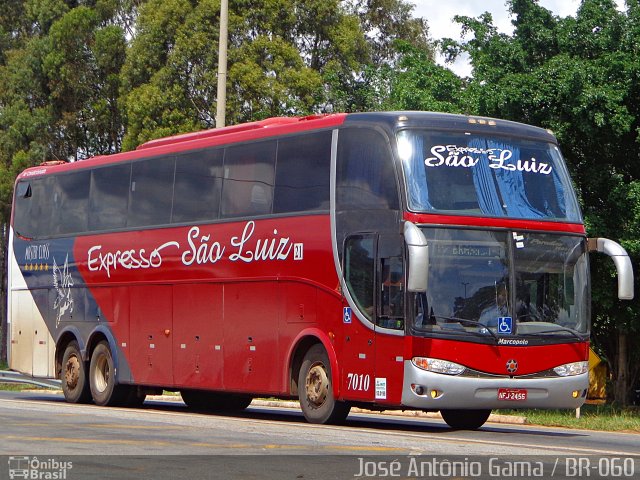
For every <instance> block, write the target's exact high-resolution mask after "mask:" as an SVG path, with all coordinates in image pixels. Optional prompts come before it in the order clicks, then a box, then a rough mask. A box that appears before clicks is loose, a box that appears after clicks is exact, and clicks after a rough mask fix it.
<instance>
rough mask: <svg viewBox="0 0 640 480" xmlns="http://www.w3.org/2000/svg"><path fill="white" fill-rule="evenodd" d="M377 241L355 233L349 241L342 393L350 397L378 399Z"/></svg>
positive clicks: (345, 248)
mask: <svg viewBox="0 0 640 480" xmlns="http://www.w3.org/2000/svg"><path fill="white" fill-rule="evenodd" d="M377 244H378V237H377V235H374V234H357V235H351V236H349V237H347V238H346V240H345V247H344V256H343V259H344V265H343V272H344V280H345V287H346V288H344V290H343V294H344V303H343V315H342V316H343V318H342V322H343V335H342V338H343V344H342V355H341V356H340V359H341V361H340V377H341V382H342V388H341V392H342V395H343V396H344V397H345V398H346V399H348V400H362V401H373V398H374V378H375V358H376V355H375V351H376V342H375V328H374V325H375V324H374V318H375V278H376V250H377Z"/></svg>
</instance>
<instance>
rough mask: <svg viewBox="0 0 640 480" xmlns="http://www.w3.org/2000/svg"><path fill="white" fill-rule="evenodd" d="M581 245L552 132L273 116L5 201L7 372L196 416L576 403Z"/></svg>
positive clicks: (95, 165)
mask: <svg viewBox="0 0 640 480" xmlns="http://www.w3.org/2000/svg"><path fill="white" fill-rule="evenodd" d="M592 251H597V252H603V253H605V254H608V255H610V256H611V257H612V258H613V261H614V263H615V265H616V267H617V271H618V294H619V297H620V298H621V299H631V298H633V293H634V292H633V272H632V269H631V263H630V260H629V257H628V256H627V254H626V252H625V251H624V249H623V248H622V247H621V246H620V245H618V244H617V243H616V242H614V241H612V240H608V239H604V238H597V239H588V238H587V237H586V234H585V227H584V224H583V220H582V216H581V213H580V209H579V206H578V202H577V200H576V195H575V192H574V189H573V187H572V183H571V179H570V177H569V174H568V171H567V168H566V166H565V163H564V161H563V157H562V155H561V153H560V150H559V147H558V144H557V141H556V138H555V137H554V136H553V134H552V133H551V132H549V131H548V130H544V129H541V128H536V127H532V126H527V125H523V124H519V123H514V122H510V121H504V120H498V119H491V118H482V117H474V116H462V115H451V114H442V113H432V112H377V113H375V112H374V113H355V114H327V115H315V116H308V117H293V118H271V119H267V120H263V121H257V122H252V123H247V124H242V125H236V126H230V127H225V128H220V129H212V130H206V131H201V132H196V133H190V134H184V135H177V136H173V137H168V138H163V139H158V140H152V141H149V142H147V143H145V144H143V145H141V146H140V147H138V149H136V150H135V151H131V152H125V153H119V154H114V155H108V156H100V157H96V158H92V159H87V160H82V161H78V162H73V163H61V162H49V163H46V162H45V163H44V164H42V165H40V166H37V167H33V168H29V169H27V170H25V171H24V172H22V173H21V174H20V175H19V176H18V178H17V180H16V183H15V192H14V202H13V211H12V220H11V226H10V242H9V262H10V266H9V282H8V284H9V286H8V290H9V292H8V319H9V329H10V335H9V345H8V347H9V352H10V356H9V362H10V368H11V369H13V370H16V371H20V372H23V373H25V374H27V375H31V376H33V377H52V378H59V379H60V380H61V383H62V390H63V392H64V396H65V398H66V400H67V401H69V402H91V401H93V402H94V403H95V404H97V405H139V404H141V403H142V402H143V401H144V399H145V396H146V395H147V394H150V393H153V392H157V391H161V390H169V391H178V392H180V393H181V395H182V398H183V400H184V402H185V403H186V404H187V405H188V406H189V407H192V408H194V409H199V410H240V409H244V408H245V407H247V406H248V405H249V404H250V402H251V401H252V399H253V398H256V397H260V396H267V397H277V398H282V399H299V401H300V407H301V409H302V412H303V414H304V417H305V418H306V419H307V421H309V422H312V423H339V422H342V421H344V420H345V418H346V417H347V415H348V413H349V410H350V408H351V407H352V406H357V407H364V408H369V409H371V410H393V409H403V410H405V409H409V410H411V409H414V410H422V411H440V412H441V414H442V417H443V418H444V420H445V421H446V423H447V424H448V425H449V426H451V427H453V428H459V429H476V428H479V427H480V426H482V425H483V424H484V422H485V421H486V420H487V418H488V416H489V414H490V412H491V410H492V409H498V408H516V409H520V408H566V409H572V408H577V407H579V406H580V405H581V404H582V403H583V402H584V401H585V397H586V392H587V387H588V363H587V360H588V351H589V329H590V275H589V252H592Z"/></svg>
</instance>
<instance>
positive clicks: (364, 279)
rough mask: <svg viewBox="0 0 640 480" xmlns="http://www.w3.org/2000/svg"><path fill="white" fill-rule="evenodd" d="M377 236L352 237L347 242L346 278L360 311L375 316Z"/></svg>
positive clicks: (369, 317)
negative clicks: (374, 293) (374, 287)
mask: <svg viewBox="0 0 640 480" xmlns="http://www.w3.org/2000/svg"><path fill="white" fill-rule="evenodd" d="M375 247H376V244H375V238H374V237H360V236H357V237H350V238H348V239H347V241H346V242H345V257H344V258H345V262H344V263H345V265H344V279H345V281H346V283H347V288H348V289H349V293H351V296H352V298H353V300H354V301H355V303H356V305H357V306H358V309H359V310H360V312H362V313H363V314H364V315H365V316H366V317H367V318H368V319H369V320H371V319H372V318H373V291H374V289H373V282H374V279H375Z"/></svg>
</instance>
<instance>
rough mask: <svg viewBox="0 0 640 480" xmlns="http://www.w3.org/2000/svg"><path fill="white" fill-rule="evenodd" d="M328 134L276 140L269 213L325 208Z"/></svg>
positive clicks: (327, 200)
mask: <svg viewBox="0 0 640 480" xmlns="http://www.w3.org/2000/svg"><path fill="white" fill-rule="evenodd" d="M330 177H331V132H330V131H326V132H319V133H313V134H307V135H300V136H296V137H291V138H284V139H281V140H279V141H278V161H277V164H276V187H275V192H274V199H273V213H288V212H303V211H311V210H328V209H329V180H330Z"/></svg>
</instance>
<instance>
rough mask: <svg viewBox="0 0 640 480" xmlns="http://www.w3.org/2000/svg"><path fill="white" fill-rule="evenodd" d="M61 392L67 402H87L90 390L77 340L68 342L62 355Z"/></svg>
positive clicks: (89, 397)
mask: <svg viewBox="0 0 640 480" xmlns="http://www.w3.org/2000/svg"><path fill="white" fill-rule="evenodd" d="M60 380H61V382H62V392H63V393H64V398H65V400H66V401H67V402H69V403H88V402H89V401H90V400H91V391H90V390H89V382H88V381H87V367H86V365H85V363H84V361H83V360H82V353H81V352H80V347H79V346H78V342H76V341H75V340H73V341H71V342H69V345H67V348H66V349H65V350H64V354H63V355H62V371H61V373H60Z"/></svg>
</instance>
